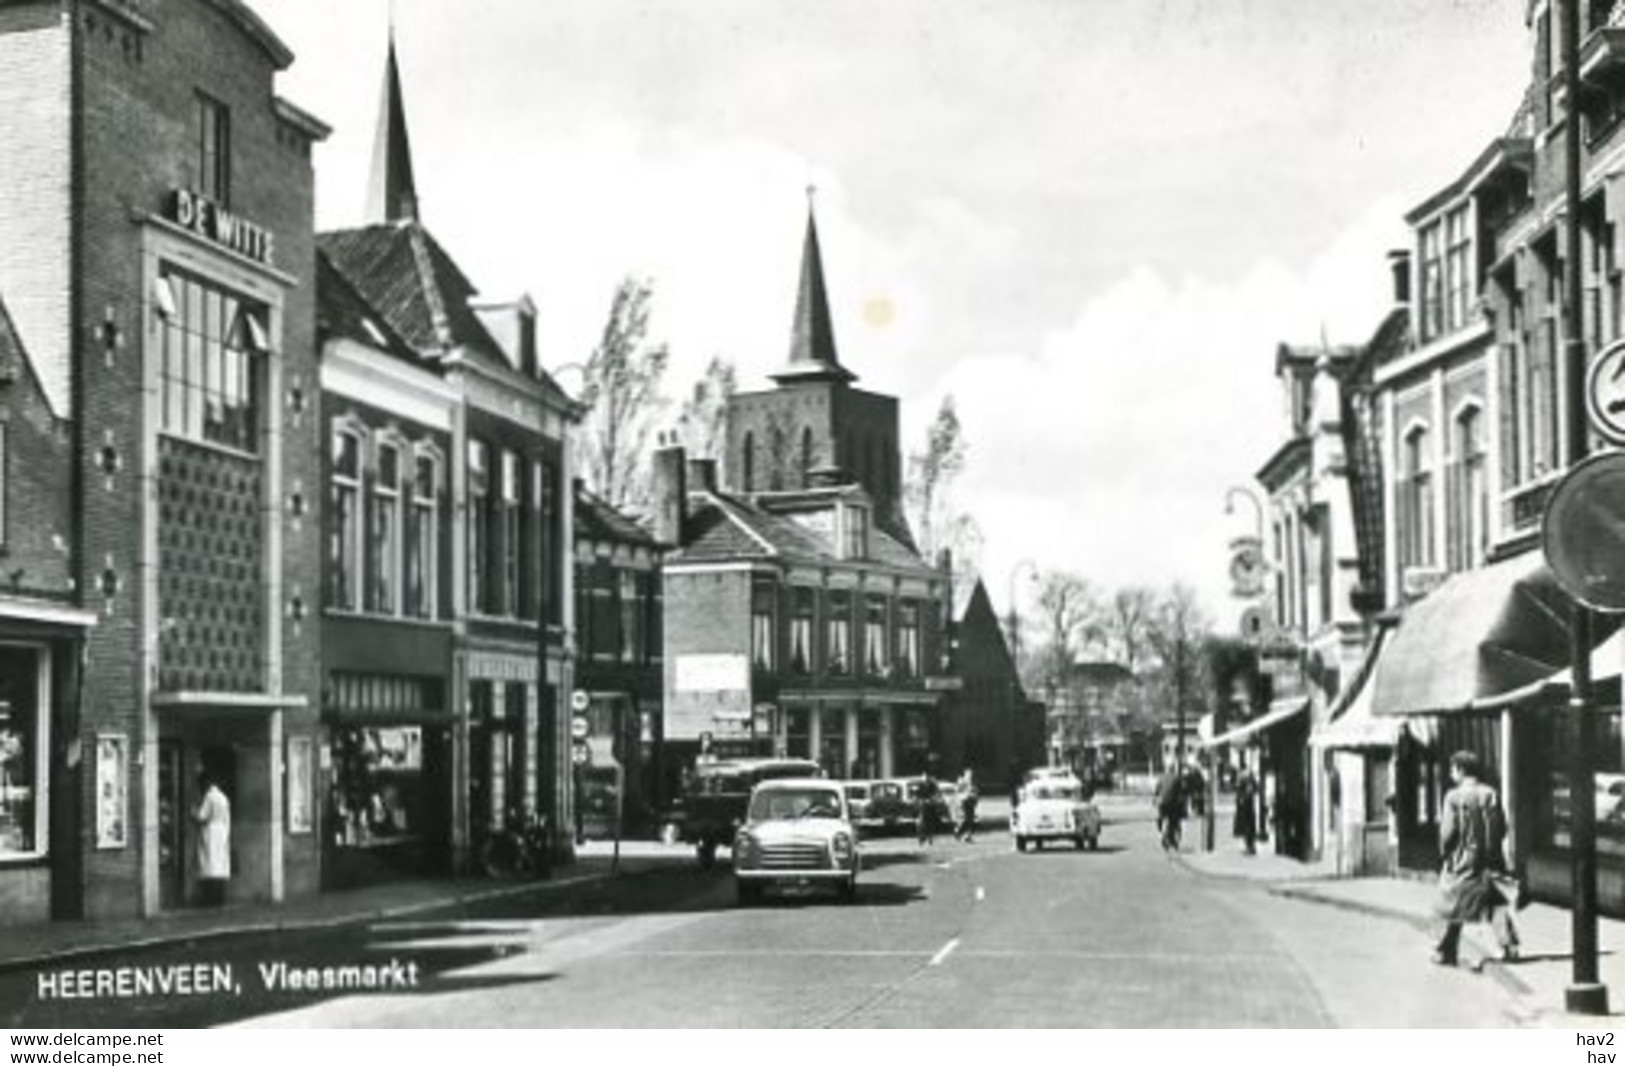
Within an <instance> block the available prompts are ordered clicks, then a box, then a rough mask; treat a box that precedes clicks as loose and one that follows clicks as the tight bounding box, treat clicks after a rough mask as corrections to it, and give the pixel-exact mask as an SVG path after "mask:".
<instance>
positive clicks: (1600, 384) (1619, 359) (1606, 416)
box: [1586, 341, 1625, 444]
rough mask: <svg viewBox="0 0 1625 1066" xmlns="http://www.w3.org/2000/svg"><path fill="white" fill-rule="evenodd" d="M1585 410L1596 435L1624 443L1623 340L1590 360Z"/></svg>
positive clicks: (1624, 389)
mask: <svg viewBox="0 0 1625 1066" xmlns="http://www.w3.org/2000/svg"><path fill="white" fill-rule="evenodd" d="M1586 410H1587V412H1588V413H1589V414H1590V415H1591V424H1592V425H1593V426H1595V427H1596V429H1597V432H1598V433H1601V434H1602V435H1603V436H1605V437H1607V438H1608V439H1609V440H1611V441H1613V442H1614V443H1615V444H1625V341H1615V342H1614V343H1613V344H1610V345H1609V346H1608V347H1606V348H1604V349H1603V350H1602V351H1601V352H1599V353H1597V357H1596V358H1595V359H1593V360H1592V361H1591V370H1590V372H1589V373H1587V374H1586Z"/></svg>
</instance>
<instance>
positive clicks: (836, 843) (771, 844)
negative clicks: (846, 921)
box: [733, 777, 860, 906]
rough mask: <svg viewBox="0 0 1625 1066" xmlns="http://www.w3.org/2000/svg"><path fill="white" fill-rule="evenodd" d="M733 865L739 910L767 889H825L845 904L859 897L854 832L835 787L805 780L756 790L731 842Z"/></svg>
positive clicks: (768, 784) (779, 782) (843, 798)
mask: <svg viewBox="0 0 1625 1066" xmlns="http://www.w3.org/2000/svg"><path fill="white" fill-rule="evenodd" d="M733 863H734V885H735V888H736V890H737V891H738V893H739V902H740V904H741V905H745V906H748V905H750V904H752V903H755V902H756V901H757V900H759V899H760V898H761V896H762V892H763V890H764V889H766V888H768V887H769V886H777V887H780V888H808V887H812V886H820V885H822V886H828V887H831V888H834V889H835V891H836V892H837V893H838V894H839V895H840V898H841V900H842V901H843V902H850V901H851V900H852V899H854V898H855V897H856V896H857V891H858V869H859V866H860V857H859V853H858V831H857V827H855V826H854V825H853V824H852V819H851V814H850V811H849V809H848V807H847V803H846V794H845V792H844V791H843V790H842V788H841V786H840V784H839V783H838V782H835V781H825V780H821V779H818V778H810V777H809V778H790V779H784V780H777V781H764V782H762V783H761V784H760V785H757V786H756V791H754V792H752V793H751V797H750V807H749V810H748V812H747V814H746V818H745V824H744V825H743V826H741V827H740V829H739V833H738V835H737V836H735V837H734V842H733Z"/></svg>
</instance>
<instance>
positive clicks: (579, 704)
mask: <svg viewBox="0 0 1625 1066" xmlns="http://www.w3.org/2000/svg"><path fill="white" fill-rule="evenodd" d="M590 706H592V697H591V696H589V695H587V694H586V693H585V692H583V691H582V690H581V689H576V690H575V691H574V692H572V693H570V709H571V710H572V711H576V712H578V713H579V712H581V711H584V710H586V709H587V708H588V707H590Z"/></svg>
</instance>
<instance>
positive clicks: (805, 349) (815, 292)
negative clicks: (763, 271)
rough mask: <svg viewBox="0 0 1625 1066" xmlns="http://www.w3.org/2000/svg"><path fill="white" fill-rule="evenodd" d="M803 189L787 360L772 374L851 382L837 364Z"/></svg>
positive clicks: (812, 223) (809, 200)
mask: <svg viewBox="0 0 1625 1066" xmlns="http://www.w3.org/2000/svg"><path fill="white" fill-rule="evenodd" d="M814 192H815V190H814V189H813V188H811V187H809V188H808V189H807V237H806V240H805V241H804V243H803V244H802V248H801V286H800V288H799V289H798V290H797V291H796V313H795V319H794V321H792V322H791V325H790V363H789V365H788V366H786V367H785V368H784V369H783V370H781V371H779V372H778V373H776V374H774V375H772V376H773V379H774V380H775V381H778V382H788V381H829V380H840V381H855V380H856V379H857V375H856V374H854V373H852V372H851V371H850V370H848V369H846V367H844V366H842V365H841V361H840V359H839V358H838V357H837V356H836V354H835V329H834V327H833V326H832V325H831V324H830V315H829V293H828V292H827V291H826V290H825V288H824V257H823V253H822V252H820V251H819V248H818V220H817V218H816V217H815V215H814V213H813V194H814Z"/></svg>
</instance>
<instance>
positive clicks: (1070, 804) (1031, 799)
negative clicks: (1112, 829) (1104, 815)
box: [1010, 775, 1100, 851]
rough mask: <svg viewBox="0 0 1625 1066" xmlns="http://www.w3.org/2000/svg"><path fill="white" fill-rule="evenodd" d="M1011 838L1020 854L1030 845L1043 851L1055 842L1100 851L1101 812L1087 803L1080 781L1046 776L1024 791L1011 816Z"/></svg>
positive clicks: (1023, 789) (1073, 778) (1030, 783)
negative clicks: (1098, 849) (1048, 843)
mask: <svg viewBox="0 0 1625 1066" xmlns="http://www.w3.org/2000/svg"><path fill="white" fill-rule="evenodd" d="M1010 835H1011V836H1013V837H1015V839H1016V850H1017V851H1026V850H1027V845H1028V844H1029V843H1030V844H1032V845H1033V846H1034V847H1035V848H1042V847H1043V846H1044V845H1045V843H1047V842H1049V841H1051V840H1070V841H1072V843H1073V844H1074V845H1075V846H1076V847H1077V848H1078V849H1079V850H1080V851H1081V850H1082V849H1084V848H1088V849H1089V850H1090V851H1094V850H1095V849H1096V848H1098V847H1100V808H1098V807H1096V806H1095V805H1094V803H1093V802H1092V801H1090V800H1086V799H1084V793H1083V782H1081V781H1079V780H1078V779H1077V778H1076V777H1072V776H1071V775H1067V776H1065V777H1059V776H1046V777H1042V778H1039V779H1038V780H1035V781H1031V782H1029V783H1028V784H1026V785H1025V786H1023V787H1022V790H1021V802H1020V803H1019V804H1018V805H1017V806H1016V808H1015V810H1013V811H1011V812H1010Z"/></svg>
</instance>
